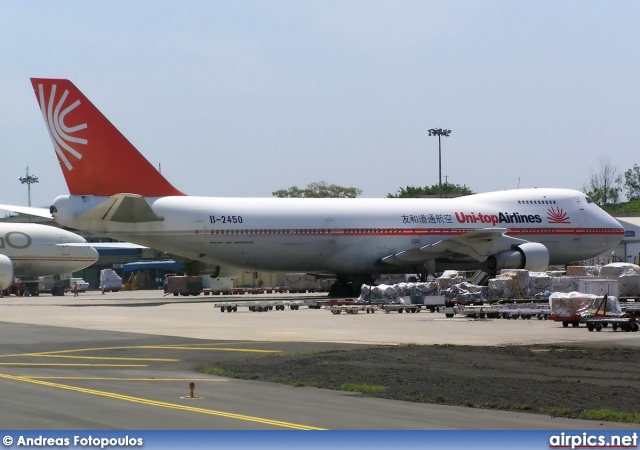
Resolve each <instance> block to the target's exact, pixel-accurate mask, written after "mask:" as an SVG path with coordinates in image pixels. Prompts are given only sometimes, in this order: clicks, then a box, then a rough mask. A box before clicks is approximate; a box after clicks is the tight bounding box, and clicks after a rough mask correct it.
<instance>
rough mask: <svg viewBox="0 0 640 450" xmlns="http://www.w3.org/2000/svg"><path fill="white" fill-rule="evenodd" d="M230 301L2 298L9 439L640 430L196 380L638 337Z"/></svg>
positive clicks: (146, 295) (632, 342)
mask: <svg viewBox="0 0 640 450" xmlns="http://www.w3.org/2000/svg"><path fill="white" fill-rule="evenodd" d="M308 297H311V296H310V295H306V296H305V295H296V296H293V297H283V296H282V295H264V296H254V295H251V296H238V297H235V298H234V299H233V300H238V301H240V302H247V301H258V300H275V299H282V298H287V299H295V300H300V299H304V298H308ZM230 300H232V299H231V298H230V297H226V296H225V297H218V296H216V297H213V296H203V295H201V296H198V297H173V296H165V295H164V294H163V293H162V291H135V292H118V293H107V294H105V295H101V294H100V293H99V292H90V293H83V294H80V296H79V297H73V296H69V295H67V296H65V297H51V296H44V295H43V296H40V297H26V298H16V297H5V298H2V299H0V322H1V326H0V390H1V392H3V401H2V403H1V404H0V420H1V421H2V423H3V428H7V429H8V428H15V429H363V430H365V429H637V424H636V425H634V424H625V423H617V422H602V421H585V420H575V419H564V418H558V417H552V416H549V415H545V414H533V413H528V412H507V411H497V410H490V409H478V408H468V407H458V406H447V405H440V404H431V403H415V402H410V401H398V400H390V399H385V398H373V397H363V396H360V395H359V394H353V393H347V392H344V391H337V390H330V389H322V388H317V387H309V386H304V387H293V386H291V385H283V384H278V383H271V382H262V381H255V380H240V379H234V378H228V377H220V376H212V375H205V374H202V373H199V372H197V371H196V368H197V367H198V366H200V365H202V364H211V365H216V364H218V363H220V364H222V363H225V362H226V363H228V362H230V361H238V360H252V359H254V358H262V357H264V356H265V355H291V354H309V352H311V353H315V352H325V351H334V350H335V351H342V350H356V349H360V348H363V347H370V346H371V345H391V346H397V345H398V344H423V345H433V344H440V345H449V344H452V345H467V346H469V345H470V346H475V347H477V348H480V347H482V346H504V345H520V344H525V345H529V344H544V345H551V344H553V345H556V346H557V345H563V346H566V345H574V346H575V345H581V346H584V345H587V346H590V347H593V348H600V349H602V348H614V347H615V348H621V349H626V350H630V351H634V350H637V349H638V348H639V347H640V333H624V332H612V331H611V330H605V331H602V332H600V333H596V332H588V331H587V330H586V329H585V328H576V329H573V328H563V327H562V325H561V324H560V323H555V322H550V321H539V320H535V319H533V320H502V319H501V320H470V319H466V318H462V317H456V318H453V319H446V318H445V317H444V315H443V314H439V313H427V312H421V313H419V314H398V313H391V314H384V313H376V314H362V313H361V314H357V315H351V314H349V315H346V314H343V315H334V314H331V313H330V312H328V311H326V310H313V309H308V308H306V307H301V308H300V309H299V310H297V311H294V310H289V309H286V310H284V311H275V310H273V311H268V312H261V313H258V312H250V311H249V310H248V309H247V308H246V307H243V306H240V307H239V308H238V311H237V312H235V313H228V312H225V313H222V312H221V311H220V308H219V307H218V306H219V304H218V302H220V301H224V302H228V301H230ZM256 361H257V360H256ZM428 364H429V363H428V362H427V366H426V367H425V370H428V369H429V367H428ZM460 370H464V368H463V369H460ZM467 370H469V371H473V370H474V368H473V367H468V368H467ZM480 381H483V380H480ZM191 382H193V383H195V389H194V397H191V396H190V390H189V383H191ZM487 382H490V380H489V381H487Z"/></svg>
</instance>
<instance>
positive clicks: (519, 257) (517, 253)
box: [484, 242, 549, 272]
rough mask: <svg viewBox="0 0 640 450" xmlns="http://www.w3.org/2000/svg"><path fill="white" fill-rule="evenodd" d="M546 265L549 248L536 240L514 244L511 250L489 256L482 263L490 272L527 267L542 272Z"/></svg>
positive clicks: (547, 263)
mask: <svg viewBox="0 0 640 450" xmlns="http://www.w3.org/2000/svg"><path fill="white" fill-rule="evenodd" d="M548 266H549V250H548V249H547V247H545V246H544V245H543V244H540V243H537V242H526V243H524V244H520V245H515V246H513V247H512V249H511V250H508V251H506V252H500V253H497V254H495V255H492V256H490V257H489V258H487V260H486V261H485V263H484V268H485V269H488V270H490V271H492V272H497V271H498V270H500V269H527V270H531V271H533V272H542V271H544V270H546V268H547V267H548Z"/></svg>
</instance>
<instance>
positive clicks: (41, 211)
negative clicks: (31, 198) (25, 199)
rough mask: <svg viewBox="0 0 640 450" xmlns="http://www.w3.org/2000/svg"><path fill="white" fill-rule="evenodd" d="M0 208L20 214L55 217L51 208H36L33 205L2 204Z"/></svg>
mask: <svg viewBox="0 0 640 450" xmlns="http://www.w3.org/2000/svg"><path fill="white" fill-rule="evenodd" d="M0 209H3V210H5V211H11V212H16V213H18V214H26V215H28V216H35V217H44V218H45V219H53V216H52V215H51V212H50V211H49V208H35V207H33V206H16V205H2V204H0Z"/></svg>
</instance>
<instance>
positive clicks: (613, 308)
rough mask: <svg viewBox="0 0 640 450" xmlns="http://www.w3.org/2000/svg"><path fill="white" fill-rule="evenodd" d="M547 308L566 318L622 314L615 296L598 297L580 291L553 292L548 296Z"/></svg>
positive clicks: (554, 314) (554, 313)
mask: <svg viewBox="0 0 640 450" xmlns="http://www.w3.org/2000/svg"><path fill="white" fill-rule="evenodd" d="M605 298H606V302H605ZM549 308H550V309H551V315H553V316H556V317H558V318H567V319H569V318H572V319H575V318H582V317H592V316H605V315H606V316H620V315H622V310H621V309H620V303H619V302H618V298H617V297H614V296H606V297H600V296H596V295H593V294H584V293H582V292H554V293H553V294H551V295H550V296H549Z"/></svg>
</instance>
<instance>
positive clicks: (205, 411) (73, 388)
mask: <svg viewBox="0 0 640 450" xmlns="http://www.w3.org/2000/svg"><path fill="white" fill-rule="evenodd" d="M0 378H5V379H8V380H14V381H22V382H24V383H33V384H38V385H41V386H48V387H53V388H58V389H64V390H68V391H75V392H81V393H84V394H90V395H97V396H100V397H107V398H112V399H116V400H123V401H127V402H132V403H139V404H143V405H149V406H157V407H160V408H168V409H177V410H181V411H189V412H195V413H199V414H208V415H212V416H219V417H225V418H228V419H236V420H244V421H247V422H256V423H261V424H265V425H273V426H277V427H282V428H290V429H294V430H322V429H323V428H317V427H311V426H308V425H301V424H296V423H290V422H283V421H280V420H272V419H265V418H262V417H254V416H245V415H243V414H234V413H229V412H225V411H216V410H213V409H205V408H195V407H191V406H184V405H180V404H177V403H167V402H159V401H156V400H149V399H145V398H139V397H131V396H129V395H122V394H116V393H113V392H105V391H96V390H94V389H85V388H80V387H76V386H68V385H65V384H59V383H50V382H48V381H41V380H35V379H30V378H26V377H19V376H13V375H8V374H3V373H0Z"/></svg>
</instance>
